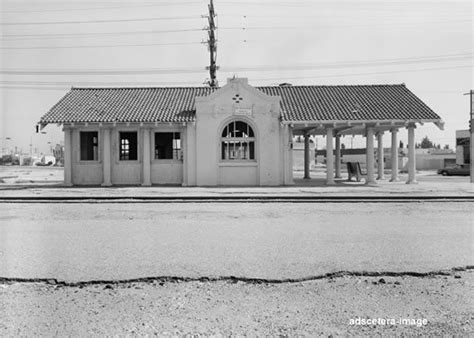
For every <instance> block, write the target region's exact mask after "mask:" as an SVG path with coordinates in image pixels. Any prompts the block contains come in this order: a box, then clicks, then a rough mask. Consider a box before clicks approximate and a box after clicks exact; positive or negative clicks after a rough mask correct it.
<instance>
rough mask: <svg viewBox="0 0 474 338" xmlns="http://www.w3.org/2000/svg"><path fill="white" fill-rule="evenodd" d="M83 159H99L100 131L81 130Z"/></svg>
mask: <svg viewBox="0 0 474 338" xmlns="http://www.w3.org/2000/svg"><path fill="white" fill-rule="evenodd" d="M79 137H80V144H81V150H80V153H81V161H98V160H99V133H98V132H97V131H81V132H80V136H79Z"/></svg>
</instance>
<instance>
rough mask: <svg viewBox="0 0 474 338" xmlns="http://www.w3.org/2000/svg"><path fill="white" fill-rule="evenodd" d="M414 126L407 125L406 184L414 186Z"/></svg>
mask: <svg viewBox="0 0 474 338" xmlns="http://www.w3.org/2000/svg"><path fill="white" fill-rule="evenodd" d="M415 128H416V126H415V124H410V125H408V127H407V129H408V181H407V182H406V183H407V184H416V183H418V182H417V181H416V157H415Z"/></svg>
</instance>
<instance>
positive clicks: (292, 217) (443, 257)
mask: <svg viewBox="0 0 474 338" xmlns="http://www.w3.org/2000/svg"><path fill="white" fill-rule="evenodd" d="M404 186H406V185H404ZM124 189H125V188H124ZM129 189H132V188H129ZM135 189H136V188H135ZM170 189H171V188H170ZM172 189H176V188H172ZM308 189H309V188H308ZM84 191H87V190H85V189H84V190H80V193H83V192H84ZM220 191H221V190H220ZM76 192H77V191H76ZM30 193H32V192H31V189H30ZM33 193H34V192H33ZM84 193H85V192H84ZM472 210H473V203H472V202H457V203H455V202H442V203H441V202H418V203H354V204H352V203H297V204H294V203H218V204H214V203H205V204H202V203H147V204H141V203H135V204H115V203H93V204H87V203H84V204H81V203H78V204H67V203H48V204H38V203H37V204H34V203H33V204H29V203H27V204H21V203H18V204H17V203H2V204H0V277H16V278H57V279H61V280H67V281H87V280H97V279H130V278H138V277H156V276H182V277H202V276H208V277H218V276H238V277H248V278H277V279H278V278H300V277H308V276H314V275H319V274H324V273H328V272H335V271H341V270H347V271H363V270H365V271H393V272H405V271H416V272H427V271H433V270H439V269H450V268H452V267H456V266H466V265H473V263H474V261H473V243H474V241H473V239H474V238H473V225H474V223H473V213H472Z"/></svg>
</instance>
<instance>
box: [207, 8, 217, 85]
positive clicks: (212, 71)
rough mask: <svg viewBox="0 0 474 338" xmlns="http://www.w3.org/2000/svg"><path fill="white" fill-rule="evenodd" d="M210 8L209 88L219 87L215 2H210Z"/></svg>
mask: <svg viewBox="0 0 474 338" xmlns="http://www.w3.org/2000/svg"><path fill="white" fill-rule="evenodd" d="M208 8H209V17H208V19H209V29H208V33H209V40H208V42H207V43H208V48H209V56H210V64H209V67H206V69H209V75H210V78H211V79H210V81H209V86H211V87H217V79H216V73H217V69H218V67H217V64H216V59H217V43H216V42H217V40H216V24H215V21H214V18H215V17H216V13H215V12H214V2H213V0H210V3H209V5H208Z"/></svg>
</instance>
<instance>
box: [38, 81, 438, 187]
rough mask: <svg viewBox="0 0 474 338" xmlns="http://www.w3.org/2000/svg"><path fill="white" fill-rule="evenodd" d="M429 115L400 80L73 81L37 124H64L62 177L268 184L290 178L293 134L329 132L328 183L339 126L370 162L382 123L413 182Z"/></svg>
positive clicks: (89, 181) (433, 117)
mask: <svg viewBox="0 0 474 338" xmlns="http://www.w3.org/2000/svg"><path fill="white" fill-rule="evenodd" d="M429 122H432V123H435V124H437V125H438V126H441V125H442V121H441V118H440V117H439V116H438V115H437V114H435V113H434V112H433V111H432V110H431V109H430V108H429V107H427V106H426V105H425V104H424V103H423V102H422V101H421V100H420V99H418V98H417V97H416V96H415V95H414V94H413V93H412V92H410V91H409V90H408V89H407V88H406V87H405V85H372V86H291V85H285V86H269V87H252V86H250V85H249V84H248V82H247V79H241V78H237V79H229V80H228V83H227V84H226V85H225V86H223V87H222V88H208V87H185V88H171V87H166V88H72V89H71V91H70V92H68V93H67V94H66V95H65V96H64V97H63V98H62V99H61V100H60V101H59V102H58V103H57V104H56V105H54V106H53V107H52V108H51V110H50V111H48V112H47V113H46V114H45V115H44V116H43V117H42V118H41V120H40V122H39V123H40V125H41V127H44V126H46V125H47V124H51V123H54V124H61V125H62V126H63V130H64V135H65V139H64V145H65V150H64V162H65V163H64V165H65V184H66V185H104V186H110V185H121V184H127V185H139V184H141V185H144V186H149V185H152V184H179V185H183V186H216V185H249V186H268V185H291V184H293V172H292V145H293V144H292V140H293V135H297V134H299V135H304V137H305V141H307V140H308V137H309V135H326V136H327V138H326V140H327V144H326V146H327V148H328V149H335V150H336V153H335V154H336V156H335V158H334V156H333V151H332V150H331V151H330V154H331V155H330V156H329V158H328V166H327V182H328V184H332V183H333V182H334V176H335V174H336V175H337V173H338V170H339V171H340V158H339V157H338V155H337V154H338V151H339V152H340V136H341V135H345V134H360V135H364V136H365V137H366V140H367V148H368V149H372V151H368V152H367V154H368V155H367V161H368V162H370V161H372V162H373V161H374V151H373V149H374V138H375V136H376V135H378V140H379V146H380V142H381V141H380V140H381V137H380V135H382V134H383V133H384V132H388V131H390V132H391V133H392V144H395V147H397V146H398V141H397V132H398V130H399V129H401V128H407V129H408V133H409V146H410V149H413V153H412V155H411V156H412V157H411V160H412V162H413V170H412V171H411V176H410V181H411V182H414V181H415V176H414V173H415V171H414V163H415V157H414V156H415V155H414V149H415V148H414V132H415V128H416V125H417V124H422V123H429ZM334 141H335V143H336V145H335V148H334V146H333V142H334ZM307 144H309V143H308V142H305V145H306V146H305V153H309V146H307ZM308 159H309V156H308ZM306 163H308V165H309V160H307V161H306ZM394 171H395V175H396V174H397V172H398V171H397V170H396V169H395V170H394ZM368 175H369V176H368V182H374V179H375V178H374V173H373V172H369V173H368Z"/></svg>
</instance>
